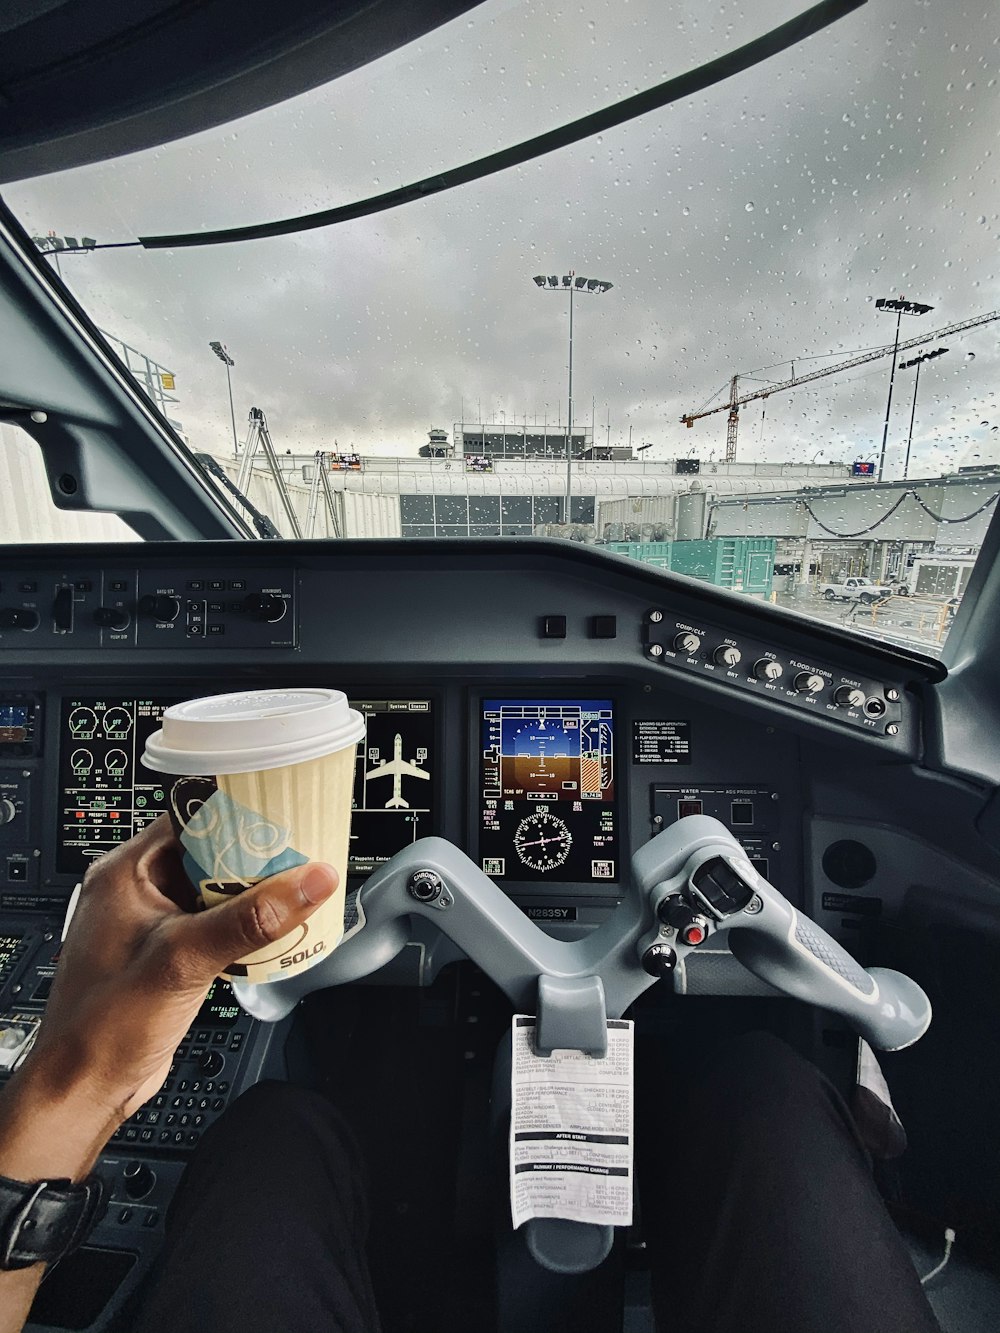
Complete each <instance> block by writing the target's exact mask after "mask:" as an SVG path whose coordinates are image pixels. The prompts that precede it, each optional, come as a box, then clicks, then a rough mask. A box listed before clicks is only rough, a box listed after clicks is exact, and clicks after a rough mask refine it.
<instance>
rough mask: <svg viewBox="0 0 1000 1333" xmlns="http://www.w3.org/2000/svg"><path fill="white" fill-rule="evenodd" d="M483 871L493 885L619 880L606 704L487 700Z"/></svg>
mask: <svg viewBox="0 0 1000 1333" xmlns="http://www.w3.org/2000/svg"><path fill="white" fill-rule="evenodd" d="M480 734H481V741H482V746H481V767H480V776H481V793H482V809H481V820H480V830H479V854H480V858H481V860H480V865H481V866H482V869H483V871H484V872H485V873H486V874H487V875H489V876H490V878H491V879H498V880H505V879H506V880H529V881H542V880H544V881H547V882H549V883H553V882H555V883H601V882H608V881H612V882H613V881H615V880H617V878H618V865H617V855H618V801H617V796H616V791H615V782H616V774H615V744H614V742H615V718H614V705H613V704H612V702H611V700H609V699H484V700H483V702H482V718H481V733H480Z"/></svg>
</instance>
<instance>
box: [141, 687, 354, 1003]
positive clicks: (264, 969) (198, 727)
mask: <svg viewBox="0 0 1000 1333" xmlns="http://www.w3.org/2000/svg"><path fill="white" fill-rule="evenodd" d="M364 734H365V723H364V719H363V718H362V716H361V714H360V713H358V712H356V711H355V710H354V709H353V708H351V707H350V706H349V704H348V702H347V697H346V695H345V694H344V693H343V692H342V691H341V690H326V689H302V690H251V691H248V692H246V693H241V694H219V695H213V696H211V697H210V698H207V699H191V700H189V701H188V702H187V703H180V704H172V705H171V706H170V707H169V708H168V709H167V710H166V712H165V713H164V714H163V722H162V729H161V730H160V731H157V732H154V733H153V735H152V736H150V738H149V740H148V741H147V742H146V750H145V753H144V754H143V757H142V761H143V763H144V764H145V765H146V767H147V768H152V769H155V770H156V771H157V772H161V773H173V774H176V775H178V776H177V780H176V781H175V782H174V783H173V784H172V786H171V788H170V804H169V813H170V819H171V822H172V824H173V826H174V832H175V833H176V834H177V837H178V838H179V839H180V842H181V845H182V847H183V848H184V869H185V871H186V873H187V875H188V878H189V879H190V880H191V883H192V884H193V885H194V887H195V888H196V890H197V891H198V897H199V901H200V905H201V906H202V907H206V908H210V907H215V906H218V905H219V904H220V903H224V902H226V901H228V900H229V899H230V898H232V897H234V896H235V895H236V894H240V893H242V892H243V891H244V890H245V889H248V888H250V886H251V885H253V884H258V883H259V882H260V881H261V880H262V879H267V878H268V877H269V876H270V875H276V874H277V873H278V872H279V871H281V870H288V869H289V868H291V867H292V866H297V865H304V864H305V862H307V861H326V862H327V863H328V864H329V865H332V866H334V867H336V869H337V871H338V872H339V874H340V885H339V887H338V889H337V892H336V893H335V894H333V896H332V897H330V898H328V899H327V900H326V901H325V902H323V903H320V905H319V906H318V907H317V908H316V910H315V911H314V912H313V914H312V915H311V916H310V917H309V919H308V920H307V921H305V922H303V924H302V925H301V926H297V927H296V928H295V930H293V931H291V932H290V933H289V934H288V935H286V936H284V937H283V938H282V939H280V940H276V941H275V942H274V943H273V944H270V945H267V946H266V947H265V948H263V949H258V950H257V951H256V952H254V953H252V954H248V955H247V957H245V958H240V959H237V960H236V961H235V962H233V963H231V964H230V965H229V966H228V967H227V968H225V969H224V971H223V973H222V975H223V976H225V977H229V978H231V979H238V980H240V981H248V982H250V983H252V984H255V985H256V984H260V983H261V982H265V981H278V980H280V979H281V978H282V977H294V976H296V975H297V974H298V973H300V972H304V971H306V970H307V969H308V968H310V967H313V966H314V965H315V964H316V963H319V962H322V960H323V959H324V958H325V957H326V956H327V954H329V953H330V952H331V951H332V950H333V949H335V948H336V947H337V945H338V944H339V943H340V941H341V939H342V938H343V935H344V897H345V892H346V888H345V886H346V883H347V852H348V846H349V843H350V832H351V798H352V792H353V786H354V760H355V752H356V750H357V744H358V741H359V740H360V739H361V738H362V736H363V735H364Z"/></svg>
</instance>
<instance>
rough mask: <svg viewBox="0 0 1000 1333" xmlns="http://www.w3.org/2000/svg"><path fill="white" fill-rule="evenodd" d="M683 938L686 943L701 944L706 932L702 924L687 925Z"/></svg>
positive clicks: (682, 932)
mask: <svg viewBox="0 0 1000 1333" xmlns="http://www.w3.org/2000/svg"><path fill="white" fill-rule="evenodd" d="M681 938H682V939H683V941H684V943H685V944H700V943H701V942H702V940H703V939H704V938H705V932H704V930H703V929H702V927H701V926H685V927H684V929H683V931H681Z"/></svg>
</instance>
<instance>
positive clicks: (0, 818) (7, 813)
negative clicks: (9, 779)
mask: <svg viewBox="0 0 1000 1333" xmlns="http://www.w3.org/2000/svg"><path fill="white" fill-rule="evenodd" d="M16 818H17V806H16V805H15V804H14V802H13V801H10V800H8V799H7V797H6V796H4V797H2V798H0V824H9V823H10V822H11V820H12V819H16Z"/></svg>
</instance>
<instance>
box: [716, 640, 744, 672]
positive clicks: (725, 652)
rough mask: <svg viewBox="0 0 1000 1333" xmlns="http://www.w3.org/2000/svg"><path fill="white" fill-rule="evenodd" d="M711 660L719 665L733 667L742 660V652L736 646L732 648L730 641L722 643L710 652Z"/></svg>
mask: <svg viewBox="0 0 1000 1333" xmlns="http://www.w3.org/2000/svg"><path fill="white" fill-rule="evenodd" d="M712 660H713V661H714V662H716V663H717V664H718V665H719V666H727V667H734V666H739V664H740V662H741V661H742V660H743V654H742V653H741V652H740V650H739V649H738V648H734V647H733V645H732V644H731V643H723V644H721V645H720V646H719V647H718V648H716V650H715V652H714V653H713V654H712Z"/></svg>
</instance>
